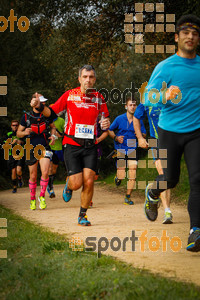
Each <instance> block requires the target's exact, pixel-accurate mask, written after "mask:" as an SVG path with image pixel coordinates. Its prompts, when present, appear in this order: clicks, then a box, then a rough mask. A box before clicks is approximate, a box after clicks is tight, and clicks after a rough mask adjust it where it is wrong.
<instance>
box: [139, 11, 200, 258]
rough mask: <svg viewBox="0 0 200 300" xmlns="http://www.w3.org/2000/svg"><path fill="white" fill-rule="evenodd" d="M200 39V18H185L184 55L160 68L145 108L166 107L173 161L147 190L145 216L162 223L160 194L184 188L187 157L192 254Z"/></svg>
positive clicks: (197, 235)
mask: <svg viewBox="0 0 200 300" xmlns="http://www.w3.org/2000/svg"><path fill="white" fill-rule="evenodd" d="M199 37H200V19H199V18H198V17H196V16H194V15H185V16H182V17H181V18H180V19H179V20H178V22H177V28H176V34H175V41H176V42H177V43H178V52H177V54H175V55H172V56H171V57H169V58H167V59H166V60H164V61H162V62H161V63H160V64H158V65H157V67H156V68H155V69H154V71H153V73H152V75H151V78H150V80H149V83H148V86H147V89H146V90H145V93H144V95H145V105H151V106H155V105H158V106H160V107H161V114H160V117H159V123H158V135H159V139H158V141H159V149H166V150H167V156H166V157H165V158H164V157H163V158H162V164H163V163H166V162H167V168H166V167H165V168H164V175H159V176H158V177H157V178H156V180H155V182H154V183H153V185H148V186H147V188H146V199H145V205H144V208H145V214H146V217H147V218H148V219H149V220H150V221H154V220H155V219H156V217H157V214H158V203H159V196H160V193H161V192H163V191H164V190H166V189H167V188H173V187H175V186H176V184H177V183H178V181H179V175H180V162H181V157H182V154H183V153H184V158H185V161H186V165H187V169H188V174H189V183H190V196H189V201H188V212H189V216H190V234H189V238H188V245H187V247H186V249H187V250H188V251H193V252H197V251H200V155H199V149H200V100H199V99H200V57H199V56H198V55H196V49H197V46H198V44H199ZM152 89H154V90H152ZM159 91H160V93H159ZM161 183H165V186H164V185H163V184H162V186H161Z"/></svg>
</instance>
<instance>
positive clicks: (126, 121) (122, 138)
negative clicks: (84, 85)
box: [109, 98, 146, 205]
mask: <svg viewBox="0 0 200 300" xmlns="http://www.w3.org/2000/svg"><path fill="white" fill-rule="evenodd" d="M136 107H137V105H136V101H134V100H132V99H131V98H127V100H126V105H125V109H126V110H127V112H126V113H124V114H122V115H120V116H118V117H117V118H116V119H115V120H114V121H113V123H112V124H111V126H110V128H109V135H110V136H111V137H112V138H113V139H114V147H115V149H116V150H117V176H116V177H115V184H116V185H117V186H119V185H120V184H121V180H122V179H124V178H125V172H126V168H128V169H129V171H128V178H129V180H128V183H127V192H126V196H125V202H124V204H127V205H133V204H134V202H133V201H132V200H131V199H130V196H131V192H132V190H133V188H134V186H135V180H136V169H137V160H138V157H137V152H136V147H137V141H136V135H135V130H134V127H133V115H134V112H135V110H136ZM141 126H142V132H143V133H146V130H145V128H144V124H143V121H141ZM114 131H116V134H115V132H114Z"/></svg>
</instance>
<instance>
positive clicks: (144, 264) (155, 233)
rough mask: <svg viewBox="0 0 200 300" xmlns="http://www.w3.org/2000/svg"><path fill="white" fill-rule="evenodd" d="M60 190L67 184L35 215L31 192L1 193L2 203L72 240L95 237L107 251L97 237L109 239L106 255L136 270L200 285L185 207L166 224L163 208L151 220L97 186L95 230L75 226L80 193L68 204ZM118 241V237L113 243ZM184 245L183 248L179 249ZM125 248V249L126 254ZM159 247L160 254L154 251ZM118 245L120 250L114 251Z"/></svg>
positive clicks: (174, 208) (137, 206) (198, 258)
mask: <svg viewBox="0 0 200 300" xmlns="http://www.w3.org/2000/svg"><path fill="white" fill-rule="evenodd" d="M62 189H63V185H57V186H55V193H56V198H54V199H50V198H49V197H48V196H47V195H46V199H47V201H46V202H47V208H46V209H45V210H44V211H41V210H39V205H38V203H37V209H36V210H35V211H31V210H30V209H29V190H28V188H22V189H18V192H17V194H12V193H11V190H9V191H3V192H1V193H0V204H2V205H4V206H5V207H7V208H9V209H12V210H13V211H15V212H16V213H17V214H19V215H21V216H22V217H24V218H26V219H28V220H30V221H33V222H35V223H37V224H40V225H42V226H45V227H48V228H49V229H50V230H51V231H54V232H58V233H61V234H67V236H68V237H69V239H70V238H73V237H74V238H80V239H82V240H83V241H84V242H85V239H86V237H96V244H98V242H99V243H100V246H102V248H104V247H105V246H106V245H105V242H103V241H102V240H99V239H100V238H101V237H105V240H108V244H109V247H108V250H107V251H106V252H104V251H102V253H106V254H110V255H112V256H115V257H117V258H119V259H120V260H123V261H125V262H127V263H130V264H132V265H133V266H134V267H139V268H144V269H148V270H150V271H152V272H153V273H158V274H161V275H163V276H166V277H171V278H174V279H178V280H182V281H187V282H193V283H195V284H197V285H200V269H199V263H200V253H190V252H188V251H186V250H185V247H186V243H187V239H188V232H189V217H188V213H187V209H186V207H181V206H177V205H173V204H172V212H173V217H174V223H173V224H170V225H163V224H162V218H163V208H162V207H161V208H160V209H159V216H158V219H157V221H156V222H149V221H148V220H147V219H146V217H145V215H144V212H143V204H142V203H141V201H140V199H135V205H134V206H127V205H123V195H121V194H119V193H117V191H116V192H113V191H109V190H107V189H104V188H103V187H102V186H100V185H99V184H98V183H96V184H95V193H94V199H93V201H94V207H93V208H92V209H90V210H88V213H87V215H88V219H89V220H90V221H91V223H92V226H90V227H81V226H77V217H78V213H79V207H80V191H76V192H74V193H73V198H72V200H71V201H70V202H69V203H65V202H64V201H63V200H62V196H61V195H62ZM37 192H39V187H37ZM0 217H1V216H0ZM163 230H165V231H166V235H167V236H168V237H169V241H166V242H164V241H163V242H162V241H161V236H162V235H163ZM132 231H134V232H135V236H136V237H138V240H137V241H135V251H133V250H134V249H132V247H134V241H131V240H130V237H131V236H132ZM145 231H147V234H146V238H147V240H146V241H145V242H144V246H145V247H144V249H141V246H142V243H141V241H140V240H139V238H140V236H141V234H145ZM8 232H9V227H8ZM114 237H116V238H115V239H113V238H114ZM126 237H127V238H126ZM153 237H155V238H153ZM176 237H178V238H176ZM125 238H126V240H127V241H126V242H125V241H124V239H125ZM172 238H174V239H172ZM153 239H155V243H153ZM123 241H124V242H123ZM170 241H171V243H170ZM176 241H177V242H178V243H176ZM180 241H182V248H181V249H180V250H179V248H180V247H179V243H180ZM120 242H121V245H120ZM165 245H167V249H164V248H163V247H164V246H165ZM123 246H124V250H125V251H122V248H123ZM156 246H157V248H158V250H157V251H156V252H155V251H152V250H155V247H156ZM117 247H118V248H120V249H119V250H118V251H114V250H115V249H116V248H117ZM125 248H126V249H125ZM173 250H175V251H173ZM177 250H179V251H177ZM8 255H9V253H8Z"/></svg>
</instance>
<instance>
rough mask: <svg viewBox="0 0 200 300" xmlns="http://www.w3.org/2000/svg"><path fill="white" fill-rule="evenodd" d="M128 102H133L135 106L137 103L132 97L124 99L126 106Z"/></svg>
mask: <svg viewBox="0 0 200 300" xmlns="http://www.w3.org/2000/svg"><path fill="white" fill-rule="evenodd" d="M129 101H131V102H134V103H135V104H136V105H137V102H136V100H135V99H134V98H133V97H127V98H126V105H127V104H128V102H129Z"/></svg>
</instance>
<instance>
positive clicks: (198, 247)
mask: <svg viewBox="0 0 200 300" xmlns="http://www.w3.org/2000/svg"><path fill="white" fill-rule="evenodd" d="M192 229H193V232H192V233H190V235H189V238H188V244H187V247H186V250H188V251H191V252H199V251H200V228H198V227H193V228H192Z"/></svg>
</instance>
